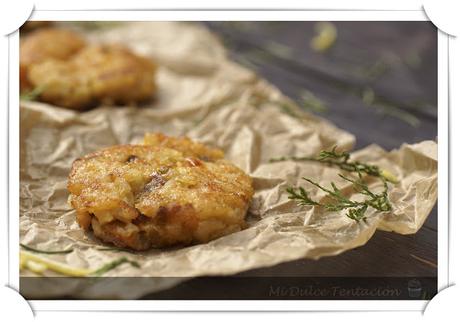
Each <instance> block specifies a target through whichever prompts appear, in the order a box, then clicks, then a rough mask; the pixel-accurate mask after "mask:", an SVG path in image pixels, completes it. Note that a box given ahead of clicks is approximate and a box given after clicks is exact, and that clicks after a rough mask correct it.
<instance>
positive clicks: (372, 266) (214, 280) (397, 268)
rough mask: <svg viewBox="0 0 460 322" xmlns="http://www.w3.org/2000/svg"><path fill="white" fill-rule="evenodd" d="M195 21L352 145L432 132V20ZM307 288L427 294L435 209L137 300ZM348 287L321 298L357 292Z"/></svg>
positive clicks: (395, 141) (432, 135) (432, 275)
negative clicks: (345, 244) (328, 248)
mask: <svg viewBox="0 0 460 322" xmlns="http://www.w3.org/2000/svg"><path fill="white" fill-rule="evenodd" d="M204 24H205V25H206V26H207V27H208V28H210V29H211V30H212V31H213V32H214V33H216V34H217V35H218V36H219V37H220V39H221V41H222V42H223V44H224V45H225V46H226V48H227V49H228V50H229V53H230V56H231V58H232V59H233V60H235V61H237V62H239V63H240V64H242V65H244V66H246V67H248V68H250V69H252V70H254V71H255V72H257V73H258V74H259V75H260V76H261V77H263V78H265V79H267V80H268V81H269V82H271V83H272V84H274V85H275V86H277V87H278V88H279V89H280V90H281V91H282V92H283V93H284V94H285V95H287V96H289V97H290V98H291V99H293V100H295V101H297V103H298V104H299V105H300V106H301V107H302V108H303V109H305V110H307V111H309V112H311V113H314V114H316V115H318V116H321V117H324V118H326V119H328V120H330V121H332V122H333V123H334V124H335V125H337V126H338V127H340V128H342V129H344V130H347V131H348V132H351V133H353V134H354V135H355V136H356V148H357V149H359V148H363V147H365V146H367V145H369V144H373V143H376V144H379V145H380V146H382V147H384V148H386V149H393V148H398V147H399V146H400V145H401V144H402V143H406V142H407V143H415V142H419V141H422V140H435V139H436V137H437V30H436V28H435V27H434V25H433V24H432V23H431V22H422V21H411V22H393V21H392V22H384V21H382V22H375V21H374V22H366V21H362V22H361V21H359V22H351V21H350V22H204ZM307 285H308V286H309V287H310V286H313V289H316V290H318V289H321V288H322V287H325V288H329V289H330V288H331V286H332V287H333V286H337V285H340V286H341V287H342V288H343V289H345V290H351V289H354V288H356V287H362V288H365V289H373V288H375V287H377V288H383V289H384V288H386V287H393V288H394V289H397V290H401V291H402V292H403V293H402V295H400V296H393V297H388V299H398V298H399V299H429V298H432V297H433V296H434V294H436V293H437V208H436V207H435V208H434V209H433V211H432V213H431V215H430V216H429V217H428V219H427V221H426V222H425V224H424V226H423V227H422V228H421V229H420V230H419V231H418V232H417V234H414V235H405V236H404V235H399V234H394V233H390V232H383V231H377V232H376V233H375V235H374V236H373V237H372V238H371V239H370V241H369V242H368V243H367V244H366V245H364V246H363V247H359V248H356V249H353V250H350V251H347V252H345V253H343V254H340V255H337V256H332V257H326V258H321V259H319V260H309V259H303V260H297V261H293V262H288V263H282V264H279V265H276V266H273V267H267V268H261V269H256V270H252V271H248V272H244V273H240V274H237V275H235V276H231V277H203V278H195V279H192V280H190V281H187V282H185V283H182V284H180V285H178V286H177V287H174V288H172V289H170V290H167V291H163V292H159V293H156V294H152V295H149V296H147V297H145V298H146V299H245V298H246V299H257V298H264V299H325V297H321V296H317V295H314V294H313V295H312V294H307V295H304V296H290V295H289V294H284V295H279V294H278V293H276V290H278V289H279V288H277V287H278V286H281V287H282V288H281V289H282V290H286V288H288V289H289V287H294V288H296V287H299V286H307ZM270 290H274V292H272V293H270ZM347 294H348V295H347V296H342V297H341V296H335V297H334V296H333V297H326V298H329V299H331V298H333V299H357V298H359V299H365V298H366V297H359V296H356V295H351V294H350V293H347ZM368 298H369V297H368ZM371 298H374V299H376V297H371ZM377 298H378V297H377ZM380 299H383V298H382V297H380Z"/></svg>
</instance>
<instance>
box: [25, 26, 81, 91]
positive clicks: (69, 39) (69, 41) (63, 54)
mask: <svg viewBox="0 0 460 322" xmlns="http://www.w3.org/2000/svg"><path fill="white" fill-rule="evenodd" d="M85 45H86V42H85V40H84V39H83V38H82V37H81V36H80V35H79V34H78V33H75V32H73V31H70V30H67V29H60V28H41V29H38V30H36V31H33V32H31V33H29V34H27V35H26V36H24V37H21V42H20V58H19V61H20V65H19V66H20V82H21V90H25V89H30V87H31V86H32V85H31V84H30V83H29V80H28V72H29V69H30V67H31V66H33V65H34V64H38V63H41V62H44V61H46V60H49V59H54V60H65V59H67V58H69V57H70V56H72V55H74V54H75V53H77V52H78V51H79V50H81V49H82V48H83V47H84V46H85Z"/></svg>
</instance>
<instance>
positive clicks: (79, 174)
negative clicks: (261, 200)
mask: <svg viewBox="0 0 460 322" xmlns="http://www.w3.org/2000/svg"><path fill="white" fill-rule="evenodd" d="M152 138H156V139H155V140H156V141H155V142H163V144H158V143H155V145H120V146H114V147H110V148H107V149H103V150H101V151H98V152H95V153H92V154H89V155H87V156H85V157H83V158H81V159H77V160H76V161H75V162H74V163H73V166H72V170H71V173H70V175H69V180H68V190H69V192H70V198H69V201H70V204H71V205H72V207H73V208H75V210H76V211H77V221H78V223H79V225H80V226H81V227H82V228H84V229H85V230H90V229H92V230H93V232H94V234H95V236H97V237H99V238H100V239H102V240H104V241H106V242H109V243H113V244H115V245H116V246H119V247H127V248H131V249H135V250H145V249H149V248H152V247H165V246H172V245H177V244H181V245H187V244H191V243H197V242H207V241H209V240H212V239H215V238H218V237H220V236H223V235H226V234H229V233H232V232H236V231H239V230H241V229H242V228H244V227H245V220H244V219H245V215H246V211H247V209H248V206H249V202H250V200H251V198H252V195H253V193H254V191H253V188H252V181H251V178H250V177H249V176H248V175H246V174H245V173H244V172H243V171H242V170H240V169H239V168H237V167H236V166H234V165H233V164H231V163H230V162H228V161H226V160H224V159H222V158H221V157H220V156H221V155H223V153H222V151H219V150H215V149H209V148H207V147H205V146H203V145H201V144H199V143H194V142H193V141H191V140H189V139H187V138H180V139H175V138H170V137H165V136H163V135H158V134H156V135H147V136H146V141H149V140H151V139H152ZM167 145H168V146H167ZM169 146H171V147H173V146H174V147H175V148H177V149H175V148H171V147H169ZM199 156H200V157H202V158H200V157H199ZM211 159H212V161H211Z"/></svg>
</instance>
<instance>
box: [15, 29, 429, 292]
mask: <svg viewBox="0 0 460 322" xmlns="http://www.w3.org/2000/svg"><path fill="white" fill-rule="evenodd" d="M88 38H89V39H90V40H91V41H95V42H118V43H123V44H125V45H127V46H130V47H131V48H132V49H133V50H135V51H137V52H139V53H141V54H143V55H146V56H148V57H151V58H152V60H154V61H155V62H157V64H158V65H159V69H158V74H157V83H158V86H159V91H158V93H157V95H156V98H155V100H154V101H153V102H152V103H151V104H150V105H149V106H142V107H110V106H104V107H99V108H96V109H94V110H91V111H88V112H83V113H81V112H74V111H70V110H66V109H63V108H59V107H56V106H51V105H47V104H42V103H38V102H21V110H20V130H21V133H20V144H21V149H20V150H21V156H20V162H21V164H20V181H21V182H20V239H21V242H22V243H24V244H27V245H30V246H33V247H36V248H40V249H64V248H66V247H73V248H74V251H73V252H72V253H70V254H64V255H48V256H49V257H50V256H52V257H50V258H52V259H54V260H57V261H61V262H63V263H67V264H69V265H72V266H76V267H91V268H96V267H99V266H100V265H102V264H103V263H106V262H108V261H110V260H113V259H115V258H118V257H120V256H127V257H128V258H130V259H132V260H135V261H137V262H139V263H140V264H141V268H139V269H137V268H134V267H131V266H130V265H122V266H119V267H118V268H116V269H114V270H112V271H110V272H108V273H107V276H125V277H126V276H136V277H137V276H144V277H149V276H151V277H177V279H168V280H167V281H166V280H165V281H163V282H162V281H161V279H160V281H156V282H152V283H151V284H147V285H146V284H145V283H144V282H142V285H137V286H136V285H116V284H113V285H112V286H108V287H105V288H101V287H98V286H97V285H93V284H92V285H90V286H87V287H82V286H81V281H80V280H75V281H72V280H70V279H69V283H68V285H67V287H62V285H60V287H59V288H57V287H54V288H53V282H52V278H51V279H50V278H41V279H37V280H39V281H38V282H37V284H35V286H34V287H29V288H27V289H23V288H21V292H23V293H26V295H27V294H32V295H33V296H35V297H36V296H38V297H47V296H64V295H70V294H71V295H72V296H74V297H85V298H98V297H102V296H106V297H107V296H109V297H111V298H136V297H138V296H141V295H144V294H146V293H149V292H152V291H155V290H159V289H162V288H165V287H169V286H171V285H173V284H175V283H177V282H179V281H181V280H182V279H183V278H190V277H195V276H201V275H217V274H219V275H226V274H234V273H237V272H241V271H244V270H248V269H253V268H258V267H263V266H270V265H275V264H277V263H280V262H285V261H290V260H295V259H299V258H304V257H307V258H319V257H321V256H331V255H336V254H339V253H341V252H344V251H346V250H348V249H351V248H355V247H358V246H360V245H363V244H365V243H366V242H367V241H368V240H369V239H370V238H371V237H372V235H373V234H374V232H375V230H376V229H382V230H387V231H394V232H396V233H400V234H410V233H415V232H417V230H418V229H419V228H420V227H421V226H422V225H423V223H424V221H425V219H426V217H427V216H428V214H429V213H430V211H431V209H432V207H433V206H434V204H435V202H436V199H437V144H436V143H435V142H433V141H425V142H420V143H418V144H412V145H408V144H404V145H402V146H401V148H400V149H398V150H394V151H391V152H386V151H384V150H383V149H381V148H380V147H378V146H376V145H372V146H369V147H367V148H365V149H362V150H360V151H356V152H354V153H353V154H352V158H353V159H357V160H360V161H364V162H368V163H371V164H376V165H378V166H380V167H382V168H384V169H386V170H388V171H390V172H392V173H393V174H394V175H396V176H397V177H398V179H399V180H400V183H398V184H396V185H390V191H389V198H390V200H391V202H392V205H393V211H392V212H391V213H388V214H382V213H375V212H373V211H372V210H368V212H367V221H366V222H364V221H361V222H359V223H356V222H355V221H353V220H351V219H349V218H347V217H346V215H345V214H344V213H343V212H338V213H330V212H325V211H322V210H321V209H317V208H315V209H313V208H311V207H300V206H297V205H296V202H294V201H291V200H289V199H288V195H287V193H286V188H287V187H288V186H298V185H302V186H304V187H305V188H306V189H307V190H308V191H309V192H311V194H312V197H313V199H317V198H321V197H322V196H324V193H322V192H321V191H319V190H318V189H316V188H314V187H313V186H311V185H308V184H307V183H306V182H305V181H303V180H302V179H301V178H302V177H304V176H306V177H309V178H312V179H313V180H315V181H318V182H320V183H321V184H323V185H329V182H331V181H335V182H338V186H339V188H341V189H344V191H347V192H348V193H350V195H352V196H353V194H354V192H353V190H352V189H351V186H350V184H348V183H347V182H345V181H343V180H341V179H340V178H339V177H338V173H340V171H339V170H337V169H335V168H330V167H327V166H325V165H323V164H319V163H314V162H293V161H283V162H277V163H270V162H268V161H269V159H270V158H273V157H279V156H303V155H308V156H315V155H317V154H318V153H319V152H320V151H321V150H323V149H330V148H331V147H333V146H335V145H336V146H338V148H339V149H341V150H350V149H352V147H353V144H354V137H353V136H352V135H351V134H349V133H347V132H345V131H342V130H340V129H339V128H337V127H335V126H334V125H332V124H331V123H329V122H328V121H326V120H324V119H321V118H318V117H315V116H312V115H310V114H308V113H306V112H303V111H301V110H300V109H299V108H298V107H297V106H295V104H293V102H292V101H290V100H289V99H288V98H286V97H284V96H283V95H282V94H281V93H280V92H279V90H278V89H276V88H275V87H273V86H272V85H270V84H269V83H267V82H266V81H264V80H262V79H260V78H259V77H258V76H257V75H256V74H254V73H253V72H251V71H249V70H247V69H245V68H243V67H241V66H239V65H237V64H235V63H233V62H231V61H229V60H228V59H227V57H226V52H225V50H224V48H223V46H222V45H221V44H220V43H219V41H218V39H217V38H216V37H215V36H214V35H212V34H211V33H210V32H209V31H208V30H207V29H206V28H204V27H203V26H201V25H198V24H194V23H183V22H182V23H180V22H156V23H151V22H149V23H147V22H136V23H125V24H122V25H120V26H117V27H114V28H111V29H108V30H97V31H93V32H90V33H88ZM286 105H288V106H291V108H290V110H289V113H287V112H286V110H285V108H286V107H285V106H286ZM157 131H159V132H164V133H166V134H168V135H187V136H189V137H191V138H193V139H195V140H198V141H201V142H203V143H205V144H209V145H211V146H215V147H219V148H221V149H223V150H224V151H225V154H226V158H227V159H229V160H231V161H232V162H234V163H235V164H236V165H238V166H239V167H241V168H242V169H243V170H245V171H246V172H247V173H248V174H250V175H251V176H252V178H253V180H254V188H255V191H256V192H255V195H254V198H253V201H252V203H251V206H250V209H249V213H248V217H247V221H248V224H249V227H248V228H247V229H245V230H243V231H240V232H238V233H234V234H231V235H228V236H225V237H222V238H219V239H217V240H214V241H211V242H209V243H207V244H202V245H194V246H190V247H184V248H175V249H166V250H150V251H146V252H141V253H129V252H126V253H125V252H110V251H101V250H98V248H100V247H101V246H104V245H103V244H102V243H101V242H100V241H98V240H97V239H95V238H93V237H92V236H91V235H90V234H86V233H84V232H83V230H82V229H80V228H79V227H78V225H77V223H76V222H75V212H74V211H73V210H72V209H71V208H70V206H69V205H68V203H67V198H68V192H67V189H66V181H67V175H68V173H69V170H70V167H71V164H72V162H73V160H74V159H76V158H78V157H80V156H82V155H84V154H86V153H89V152H92V151H94V150H97V149H100V148H103V147H107V146H111V145H115V144H125V143H136V142H139V141H140V140H141V139H142V136H143V135H144V133H145V132H157ZM371 180H372V179H371ZM370 186H371V188H372V189H379V186H380V182H379V181H378V180H374V181H370ZM353 197H354V198H359V196H353ZM44 256H47V255H44ZM30 274H31V273H29V272H27V271H24V272H22V275H23V276H30ZM52 275H53V274H52V273H48V272H46V273H45V276H52ZM125 282H126V280H125ZM101 283H104V282H103V281H101ZM110 283H113V281H112V282H110ZM102 290H103V291H102ZM104 292H105V293H104Z"/></svg>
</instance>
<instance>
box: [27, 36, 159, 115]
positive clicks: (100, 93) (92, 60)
mask: <svg viewBox="0 0 460 322" xmlns="http://www.w3.org/2000/svg"><path fill="white" fill-rule="evenodd" d="M154 72H155V66H154V64H153V63H152V62H151V61H150V60H148V59H146V58H144V57H140V56H138V55H136V54H134V53H132V52H131V51H130V50H128V49H127V48H124V47H120V46H116V45H92V46H88V47H85V48H84V49H82V50H80V51H79V52H78V53H77V54H75V55H74V56H72V57H71V58H70V59H68V60H66V61H60V60H47V61H44V62H43V63H40V64H34V65H33V66H31V68H30V70H29V75H28V76H29V77H28V78H29V81H30V83H31V84H32V85H33V87H40V88H43V92H42V93H41V95H40V100H42V101H45V102H48V103H51V104H55V105H58V106H63V107H68V108H72V109H84V108H87V107H90V106H91V105H95V104H99V103H102V104H135V103H138V102H141V101H144V100H147V99H149V98H151V97H152V95H153V94H154V91H155V82H154Z"/></svg>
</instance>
